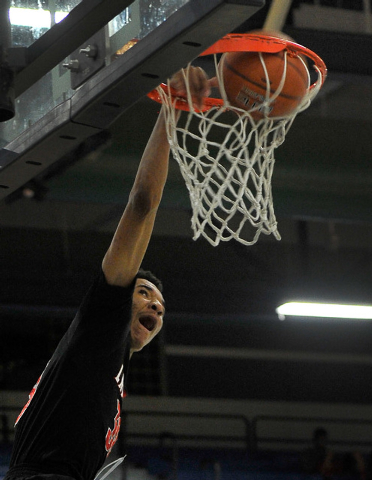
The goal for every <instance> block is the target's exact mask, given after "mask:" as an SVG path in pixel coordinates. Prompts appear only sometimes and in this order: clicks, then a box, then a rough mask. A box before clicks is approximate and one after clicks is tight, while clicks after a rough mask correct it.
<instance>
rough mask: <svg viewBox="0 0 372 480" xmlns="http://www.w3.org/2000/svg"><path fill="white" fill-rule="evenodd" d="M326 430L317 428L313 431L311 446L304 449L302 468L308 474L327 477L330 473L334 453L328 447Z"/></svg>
mask: <svg viewBox="0 0 372 480" xmlns="http://www.w3.org/2000/svg"><path fill="white" fill-rule="evenodd" d="M327 445H328V432H327V430H325V429H324V428H317V429H315V430H314V432H313V438H312V446H311V447H310V448H308V449H307V450H305V451H304V453H303V456H302V468H303V470H304V472H306V473H310V474H313V475H314V474H317V473H318V474H321V475H322V476H323V477H324V478H329V477H330V476H331V474H332V465H333V458H334V453H333V452H332V451H331V450H329V449H328V446H327Z"/></svg>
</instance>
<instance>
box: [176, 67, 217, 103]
mask: <svg viewBox="0 0 372 480" xmlns="http://www.w3.org/2000/svg"><path fill="white" fill-rule="evenodd" d="M185 77H186V78H187V79H188V84H189V88H190V93H191V98H192V100H193V103H194V105H195V106H196V107H197V108H199V109H201V110H202V109H203V107H204V98H205V97H209V95H210V94H211V88H213V87H214V86H215V82H216V79H215V78H212V79H209V78H208V76H207V74H206V73H205V71H204V70H203V69H202V68H200V67H193V66H189V67H187V68H185V69H182V70H180V71H179V72H177V73H175V74H174V75H173V77H172V78H171V79H170V86H171V87H172V88H174V89H175V90H176V91H177V93H178V95H180V96H181V97H186V96H187V88H186V80H185Z"/></svg>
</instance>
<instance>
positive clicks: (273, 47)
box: [148, 33, 327, 112]
mask: <svg viewBox="0 0 372 480" xmlns="http://www.w3.org/2000/svg"><path fill="white" fill-rule="evenodd" d="M284 50H286V51H287V53H288V55H289V56H293V57H297V56H299V55H305V56H306V57H307V58H308V59H310V60H311V61H312V62H313V67H314V68H315V70H317V71H318V72H319V73H320V85H319V80H318V81H317V82H315V83H313V84H311V85H310V87H309V90H312V89H313V88H314V87H315V86H317V87H318V88H321V86H322V85H323V83H324V82H325V79H326V77H327V67H326V65H325V63H324V61H323V60H322V59H321V58H320V57H319V56H318V55H317V54H316V53H314V52H313V51H311V50H310V49H308V48H306V47H304V46H302V45H299V44H298V43H296V42H293V41H291V40H287V39H284V38H280V37H275V36H271V35H266V34H256V33H245V34H244V33H242V34H229V35H225V36H224V37H223V38H221V39H220V40H218V41H217V42H216V43H214V44H213V45H212V46H211V47H209V48H208V49H207V50H205V51H204V52H203V53H202V54H201V55H200V56H207V55H216V54H219V53H227V52H263V53H278V52H281V51H284ZM160 88H162V89H163V90H164V92H165V93H166V94H168V93H170V94H171V96H172V99H173V100H174V102H175V103H174V107H175V108H177V109H178V110H185V111H189V110H190V106H189V103H188V101H187V98H183V97H180V96H179V95H178V94H177V92H176V91H175V90H173V89H172V88H170V91H169V88H168V85H166V84H165V83H162V84H161V85H160ZM148 96H149V97H150V98H151V99H152V100H155V101H156V102H159V103H162V99H161V96H160V94H159V92H158V91H157V89H155V90H152V91H151V92H150V93H149V94H148ZM223 105H224V101H223V99H221V98H213V97H212V98H211V97H208V98H205V101H204V108H203V111H204V112H205V111H208V110H210V109H211V108H212V107H222V106H223Z"/></svg>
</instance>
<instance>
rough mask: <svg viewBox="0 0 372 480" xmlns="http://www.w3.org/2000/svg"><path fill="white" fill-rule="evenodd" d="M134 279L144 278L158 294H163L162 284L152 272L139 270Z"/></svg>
mask: <svg viewBox="0 0 372 480" xmlns="http://www.w3.org/2000/svg"><path fill="white" fill-rule="evenodd" d="M136 278H144V279H145V280H148V281H149V282H151V283H153V284H154V285H155V287H157V288H158V289H159V291H160V292H163V284H162V282H161V280H159V279H158V278H157V277H156V276H155V275H154V274H153V273H152V272H150V270H144V269H143V268H140V269H139V270H138V273H137V275H136Z"/></svg>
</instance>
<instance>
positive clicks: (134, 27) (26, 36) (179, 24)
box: [0, 0, 265, 199]
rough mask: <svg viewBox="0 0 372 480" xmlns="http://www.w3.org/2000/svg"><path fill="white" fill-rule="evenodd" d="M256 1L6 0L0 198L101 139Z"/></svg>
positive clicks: (255, 6)
mask: <svg viewBox="0 0 372 480" xmlns="http://www.w3.org/2000/svg"><path fill="white" fill-rule="evenodd" d="M264 3H265V2H264V0H151V1H150V0H136V1H134V2H133V1H130V0H12V1H11V2H10V9H9V19H10V23H11V29H12V36H11V46H10V48H9V49H8V50H9V51H8V62H9V65H10V66H11V67H12V68H13V69H14V70H15V72H16V77H15V85H14V88H15V92H16V101H15V111H16V114H15V116H14V118H13V119H11V120H8V121H6V122H3V123H1V124H0V148H1V150H0V199H1V198H5V197H6V196H8V195H9V194H10V193H12V192H14V191H15V190H17V189H18V188H20V187H22V185H24V184H25V183H26V182H28V181H29V180H30V179H32V178H35V177H37V176H38V175H40V174H41V173H42V172H44V171H45V170H47V169H48V168H51V167H52V166H53V164H55V163H56V162H58V161H59V160H61V159H62V158H63V157H64V156H65V155H66V154H67V153H68V152H71V151H73V150H74V149H76V148H77V147H78V146H79V145H81V143H82V142H84V141H85V140H86V139H87V138H89V137H92V136H94V135H96V134H99V133H100V132H102V131H104V130H105V129H106V128H108V127H109V126H110V125H111V124H112V122H114V121H115V120H116V119H117V118H118V117H119V116H120V115H122V114H123V113H124V112H125V111H126V109H128V108H129V107H130V106H132V105H133V104H134V103H136V102H137V101H138V100H139V99H140V98H141V97H143V96H144V95H146V94H147V93H148V92H149V91H151V90H152V89H153V88H155V87H156V86H157V85H158V84H159V83H160V82H162V81H164V80H165V79H166V78H168V77H169V76H170V75H172V74H173V73H174V72H175V71H177V70H178V69H179V68H181V67H183V66H184V65H185V64H187V63H188V62H189V61H191V60H192V59H194V58H196V57H197V56H198V55H199V54H200V53H202V52H203V51H204V50H205V49H206V48H208V47H209V46H210V45H211V44H213V43H214V42H215V41H217V40H218V39H219V38H221V37H222V36H223V35H225V34H226V33H229V32H230V31H232V30H233V29H234V28H236V27H238V26H239V25H240V24H242V23H243V22H245V21H246V20H247V19H248V18H250V16H252V15H253V14H254V13H255V12H256V11H258V10H259V9H260V8H261V7H262V6H263V5H264ZM130 47H131V48H130Z"/></svg>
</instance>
